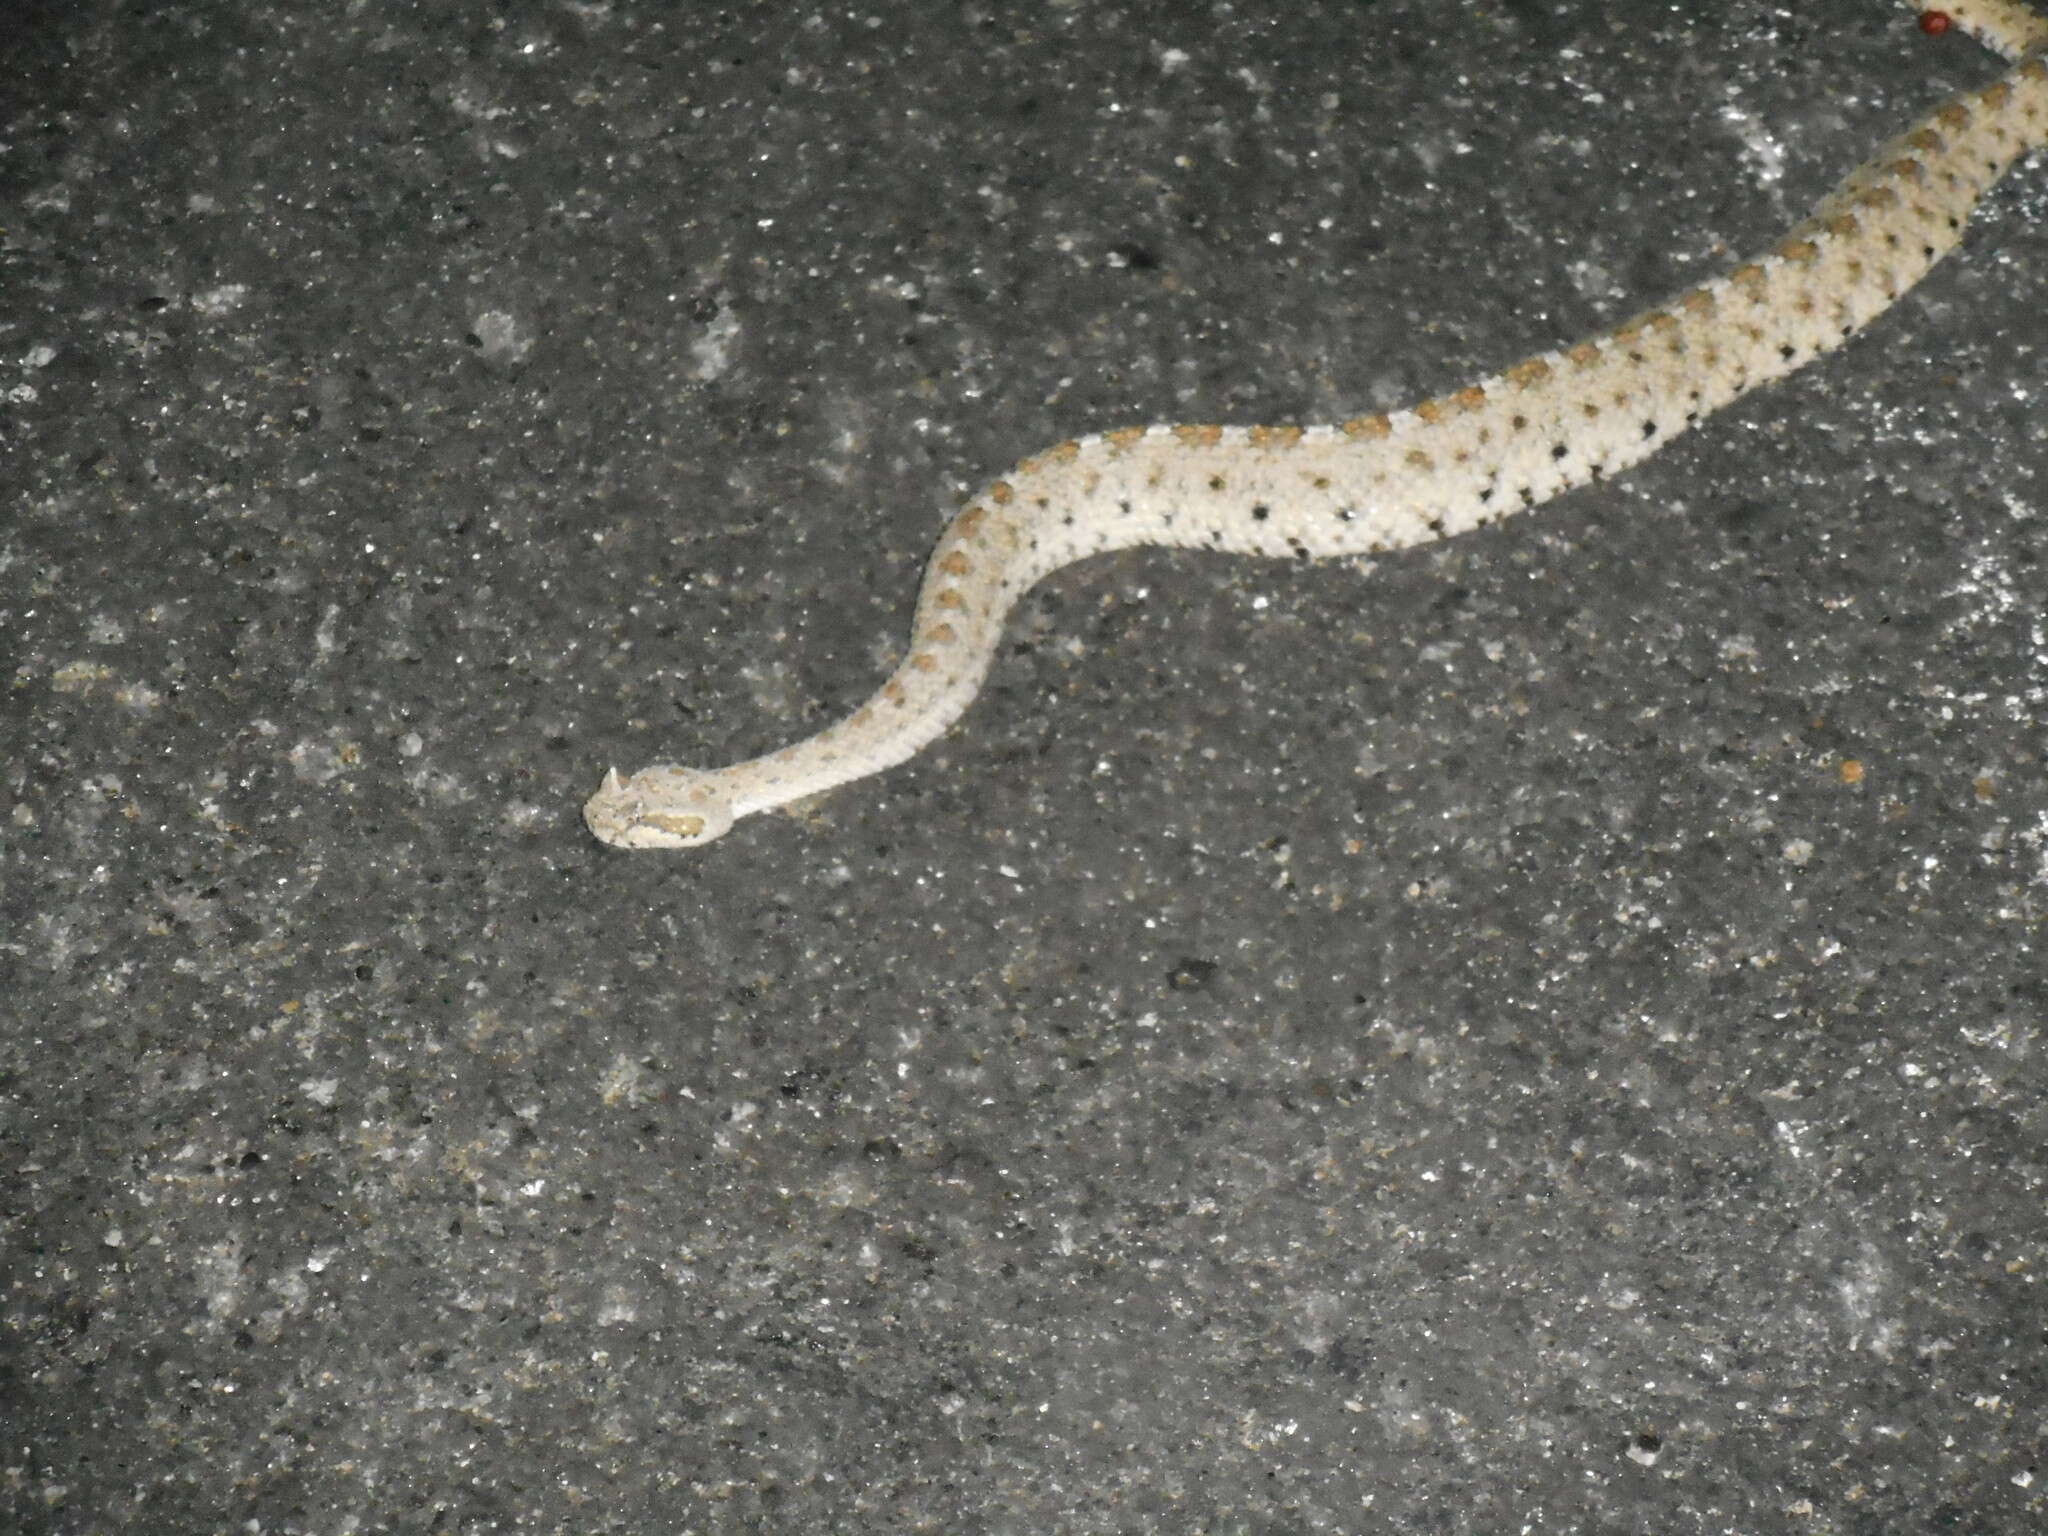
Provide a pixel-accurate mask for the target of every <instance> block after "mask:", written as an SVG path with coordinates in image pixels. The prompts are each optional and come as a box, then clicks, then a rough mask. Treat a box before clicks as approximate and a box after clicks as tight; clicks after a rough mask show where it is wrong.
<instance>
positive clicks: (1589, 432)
mask: <svg viewBox="0 0 2048 1536" xmlns="http://www.w3.org/2000/svg"><path fill="white" fill-rule="evenodd" d="M1942 9H1943V10H1944V11H1945V12H1946V14H1947V15H1948V16H1949V17H1950V19H1951V21H1952V22H1953V23H1954V25H1956V26H1958V27H1960V28H1962V29H1963V30H1965V31H1967V32H1969V33H1970V34H1971V35H1973V36H1975V37H1977V38H1979V39H1980V40H1981V41H1983V42H1985V43H1987V44H1988V45H1990V46H1991V47H1993V48H1995V49H1997V50H1998V51H1999V52H2000V53H2002V54H2004V55H2005V56H2006V57H2007V58H2008V59H2009V60H2010V61H2011V62H2012V67H2011V68H2010V69H2008V70H2007V71H2006V73H2005V74H2004V75H2003V76H2002V77H2001V78H2000V79H1999V80H1997V81H1995V82H1994V83H1992V84H1991V85H1988V86H1985V87H1982V88H1980V89H1976V90H1969V91H1964V92H1961V93H1960V94H1958V95H1956V96H1953V97H1951V98H1950V99H1949V100H1947V101H1946V102H1944V103H1942V105H1941V106H1939V107H1937V108H1936V109H1935V110H1934V111H1933V112H1931V113H1929V114H1928V115H1927V117H1926V118H1924V119H1923V120H1922V121H1921V122H1919V123H1917V124H1915V125H1914V126H1913V127H1912V128H1911V129H1910V130H1908V131H1907V132H1906V133H1904V134H1902V135H1900V136H1899V137H1898V138H1896V139H1894V140H1892V141H1891V142H1890V143H1888V144H1886V145H1885V146H1884V147H1883V148H1882V149H1880V150H1879V151H1878V152H1877V154H1876V155H1875V156H1873V157H1872V158H1871V159H1870V160H1869V161H1867V162H1866V163H1865V164H1863V165H1861V166H1858V167H1857V168H1856V169H1855V170H1854V171H1852V172H1850V173H1849V175H1848V176H1847V177H1846V178H1845V179H1844V180H1843V181H1842V183H1841V184H1840V185H1839V186H1838V187H1837V188H1836V189H1835V190H1834V191H1833V192H1832V193H1830V194H1829V196H1828V197H1827V198H1826V200H1825V201H1823V202H1822V203H1821V205H1820V207H1819V208H1817V209H1816V210H1815V211H1814V213H1813V214H1812V216H1811V217H1809V218H1808V219H1806V220H1805V221H1804V222H1803V223H1801V224H1800V225H1799V226H1798V227H1797V228H1795V229H1794V230H1792V232H1791V233H1790V234H1788V235H1787V236H1786V237H1785V238H1784V239H1783V240H1781V241H1780V242H1779V243H1778V244H1777V246H1775V247H1774V248H1773V249H1772V250H1771V251H1769V252H1768V253H1766V254H1764V255H1761V256H1758V257H1756V258H1754V259H1753V260H1750V261H1746V262H1743V263H1742V264H1741V265H1739V266H1737V267H1735V268H1734V269H1733V270H1732V271H1730V272H1728V273H1726V274H1725V275H1723V276H1721V277H1718V278H1715V279H1714V280H1713V281H1711V282H1709V283H1705V284H1703V285H1701V286H1700V287H1697V288H1694V289H1691V290H1689V291H1687V292H1685V293H1683V294H1680V295H1679V296H1678V297H1677V298H1675V299H1673V300H1671V301H1670V302H1669V303H1667V304H1664V305H1662V306H1660V307H1659V308H1656V309H1652V310H1649V311H1647V312H1645V313H1643V314H1641V315H1638V316H1636V317H1635V318H1634V319H1632V320H1630V321H1628V322H1627V323H1625V324H1623V325H1619V326H1616V327H1615V328H1614V329H1612V330H1610V331H1606V332H1603V333H1602V334H1600V335H1598V336H1594V337H1592V338H1591V339H1590V340H1587V341H1582V342H1580V343H1578V344H1577V345H1575V346H1571V347H1566V348H1563V349H1562V350H1559V351H1555V352H1545V353H1543V354H1541V355H1539V356H1536V357H1532V358H1529V359H1527V360H1525V361H1523V362H1520V363H1517V364H1515V365H1514V366H1513V367H1512V368H1508V369H1505V370H1503V371H1502V372H1500V373H1498V374H1495V375H1494V376H1493V377H1491V378H1487V379H1482V380H1480V381H1479V382H1478V383H1476V384H1473V385H1470V386H1468V387H1466V388H1464V389H1461V390H1458V391H1456V392H1454V393H1452V394H1448V395H1444V396H1441V397H1439V398H1437V399H1434V400H1426V401H1424V402H1422V403H1421V404H1420V405H1417V406H1415V407H1413V408H1412V409H1409V410H1403V411H1396V412H1394V413H1392V414H1391V415H1376V416H1362V417H1359V418H1357V419H1355V420H1352V421H1347V422H1343V423H1341V424H1339V425H1335V426H1312V427H1214V426H1154V427H1133V428H1131V429H1129V430H1127V431H1121V432H1107V433H1103V434H1101V435H1099V436H1094V437H1084V438H1081V439H1079V440H1077V441H1074V442H1066V443H1061V444H1060V445H1059V446H1058V447H1056V448H1053V449H1051V450H1050V451H1048V452H1046V453H1042V454H1039V455H1038V456H1037V457H1035V458H1030V459H1026V460H1025V461H1024V462H1023V463H1021V464H1019V465H1018V466H1017V467H1016V468H1015V469H1013V470H1011V471H1010V472H1009V474H1007V475H1005V476H1004V477H1003V478H1002V479H1000V480H998V481H996V482H995V483H994V484H992V485H990V486H989V487H988V488H987V489H986V490H984V491H983V492H982V493H981V494H980V495H978V496H976V497H975V498H974V499H973V501H972V502H970V503H969V504H968V505H967V507H966V508H965V509H964V510H962V511H961V512H960V514H959V515H958V516H956V517H955V518H954V519H953V521H952V523H951V525H950V526H949V527H948V528H947V529H946V531H945V533H944V535H943V536H942V537H941V538H940V539H939V543H938V548H937V550H936V552H935V553H934V554H933V556H932V560H931V564H930V565H929V566H928V567H927V569H926V572H925V579H924V585H923V588H922V589H921V590H920V592H919V595H918V601H917V615H916V619H915V622H914V623H913V625H912V631H911V639H910V647H909V654H908V656H907V657H906V659H905V660H904V662H903V664H902V665H901V666H899V667H898V668H897V669H896V672H895V674H894V675H893V676H892V677H891V678H890V679H889V680H888V682H886V683H885V684H883V685H882V687H881V689H880V690H879V691H877V692H876V693H875V695H874V696H873V697H872V698H870V699H869V700H868V701H867V702H866V703H865V704H863V705H862V706H861V707H860V708H859V709H857V710H855V711H854V712H853V714H852V715H850V716H849V717H848V718H846V719H844V720H842V721H840V722H839V723H838V724H836V725H833V726H830V727H829V728H827V729H825V730H823V731H820V732H819V733H818V734H817V735H815V736H812V737H810V738H808V739H806V740H804V741H800V742H797V743H796V744H795V745H793V746H790V747H785V748H784V749H783V750H781V751H780V752H775V753H772V754H770V755H769V756H766V757H758V758H753V759H751V760H749V761H747V762H743V763H737V764H734V765H733V766H731V767H728V768H718V769H696V768H682V767H677V766H674V765H672V764H659V765H657V766H654V767H651V768H647V769H643V770H642V771H641V772H639V773H635V774H629V775H621V774H620V773H619V772H618V771H617V770H616V769H614V770H613V771H611V772H610V773H608V774H606V775H605V779H604V782H603V784H602V785H601V786H600V787H599V789H598V791H597V793H596V794H594V795H592V796H591V797H590V800H589V801H588V803H587V804H586V805H585V806H584V808H583V815H584V819H585V820H586V821H587V822H588V823H589V826H590V830H591V831H592V832H594V833H595V834H596V835H597V836H598V837H599V838H601V839H603V840H604V841H605V842H607V843H611V844H614V845H615V846H617V847H621V848H693V847H696V846H698V845H700V844H703V843H708V842H710V841H711V840H712V839H713V838H716V837H718V836H720V835H722V834H723V833H724V832H725V831H726V830H727V829H728V828H729V827H731V826H732V824H733V822H734V821H735V820H737V819H738V818H740V817H742V816H749V815H752V814H753V813H754V812H756V811H765V810H768V809H770V808H772V807H775V806H780V805H785V804H788V803H789V802H791V801H793V800H798V799H801V798H802V797H804V796H806V795H813V794H816V793H818V792H819V791H821V790H825V789H830V788H832V787H833V786H835V785H839V784H844V783H846V782H847V781H848V780H850V779H859V778H864V777H866V776H867V775H869V774H871V773H879V772H880V771H881V770H883V769H885V768H890V767H893V766H895V765H896V764H898V763H900V762H902V761H904V760H905V759H906V758H908V757H910V756H912V755H913V754H915V753H916V752H918V751H919V750H920V749H922V748H923V747H924V746H925V745H926V744H928V743H929V742H931V741H932V740H934V739H935V738H936V737H938V736H939V735H941V734H942V733H944V732H945V731H946V730H947V728H948V727H950V726H951V725H952V724H953V722H954V721H955V720H957V719H959V717H960V715H961V713H962V712H963V711H964V710H965V709H966V708H967V706H968V704H969V703H970V702H972V701H973V698H974V696H975V693H976V692H977V691H978V690H979V689H980V687H981V682H982V678H983V677H984V676H985V675H986V673H987V672H988V668H989V663H990V660H991V659H992V657H993V656H994V654H995V650H996V645H997V642H998V641H999V639H1000V637H1001V634H1002V628H1003V622H1004V620H1005V618H1006V617H1007V616H1008V614H1009V611H1010V609H1011V607H1012V606H1013V605H1014V604H1015V603H1016V601H1017V599H1018V598H1019V597H1021V596H1022V595H1023V594H1024V592H1025V591H1026V590H1027V589H1028V588H1029V587H1030V586H1031V585H1032V584H1033V583H1034V582H1036V581H1038V580H1039V579H1040V578H1041V577H1043V576H1045V575H1046V574H1047V573H1049V572H1051V571H1055V570H1057V569H1059V568H1060V567H1061V566H1063V565H1067V564H1069V563H1070V562H1072V561H1075V560H1080V559H1084V558H1086V557H1087V556H1089V555H1095V554H1101V553H1104V552H1106V551H1109V550H1116V549H1127V548H1130V547H1131V546H1133V545H1139V544H1161V545H1173V546H1179V547H1184V548H1189V549H1210V550H1221V551H1224V552H1226V553H1230V554H1244V555H1268V556H1273V557H1275V558H1295V559H1321V558H1325V557H1328V556H1332V555H1360V554H1371V553H1378V552H1380V551H1383V550H1391V549H1399V548H1402V547H1403V546H1405V545H1409V544H1418V543H1422V542H1425V541H1427V540H1430V539H1439V538H1448V537H1451V536H1452V535H1454V534H1459V533H1463V532H1465V531H1466V530H1468V529H1471V528H1477V527H1480V526H1482V525H1484V524H1486V523H1490V522H1493V521H1495V520H1497V519H1499V518H1502V517H1505V516H1507V515H1508V514H1510V513H1513V512H1519V511H1522V510H1523V509H1525V508H1528V507H1533V506H1535V505H1537V504H1538V503H1539V502H1542V501H1545V500H1547V499H1549V498H1550V497H1552V496H1555V495H1556V494H1557V493H1558V492H1560V491H1563V490H1568V489H1570V488H1571V487H1573V486H1577V485H1584V484H1586V483H1587V482H1589V481H1592V480H1597V479H1599V478H1601V477H1602V476H1604V475H1611V474H1614V473H1616V472H1618V471H1620V470H1623V469H1626V468H1627V467H1628V466H1630V465H1631V464H1634V463H1636V462H1637V461H1639V460H1641V459H1643V458H1645V457H1646V456H1648V455H1649V454H1652V453H1654V452H1656V451H1657V449H1658V448H1660V447H1661V446H1663V444H1664V443H1666V442H1668V441H1669V440H1670V439H1671V438H1673V437H1675V436H1677V435H1678V434H1679V433H1681V432H1683V431H1684V430H1685V429H1686V428H1688V427H1690V426H1693V425H1694V424H1696V423H1697V422H1699V421H1700V420H1702V419H1703V418H1704V417H1706V416H1707V415H1708V414H1709V413H1711V412H1713V411H1716V410H1718V409H1720V408H1721V407H1722V406H1724V405H1726V404H1728V403H1729V402H1730V401H1731V400H1734V399H1736V398H1737V397H1738V396H1740V395H1743V394H1746V393H1747V392H1748V391H1750V390H1752V389H1755V388H1756V387H1757V386H1758V385H1761V384H1766V383H1768V382H1770V381H1771V380H1773V379H1776V378H1779V377H1781V376H1782V375H1784V374H1787V373H1790V372H1792V370H1794V369H1795V368H1798V367H1800V366H1801V365H1802V364H1804V363H1806V362H1808V361H1809V360H1811V359H1812V358H1814V357H1817V356H1819V355H1820V354H1821V353H1823V352H1826V351H1829V350H1830V349H1832V348H1834V347H1837V346H1840V345H1841V344H1842V343H1843V342H1844V341H1845V340H1847V339H1848V338H1849V337H1850V336H1852V335H1854V334H1855V333H1856V331H1857V330H1859V329H1860V328H1861V327H1863V326H1864V325H1866V324H1868V323H1869V322H1870V320H1871V319H1872V318H1873V317H1875V316H1877V315H1879V314H1881V313H1882V312H1883V311H1884V310H1886V309H1887V308H1889V307H1890V306H1891V305H1892V304H1893V303H1894V302H1896V301H1897V299H1898V298H1899V296H1900V295H1901V294H1903V293H1904V292H1905V291H1906V290H1907V289H1908V288H1910V287H1912V286H1913V284H1914V283H1916V282H1918V281H1919V280H1920V278H1921V277H1922V276H1923V275H1924V274H1925V273H1926V272H1927V270H1928V268H1929V267H1931V266H1933V265H1934V263H1935V262H1936V261H1937V260H1939V259H1940V258H1941V256H1942V255H1943V254H1944V253H1946V252H1947V251H1949V250H1950V249H1951V248H1953V247H1954V246H1955V244H1956V243H1957V241H1958V240H1960V239H1961V237H1962V231H1963V224H1964V221H1965V219H1966V218H1967V217H1968V216H1969V213H1970V211H1971V209H1972V208H1973V207H1974V206H1975V205H1976V203H1977V201H1978V199H1979V198H1981V197H1982V196H1983V195H1984V193H1985V191H1986V190H1988V189H1989V188H1990V187H1991V185H1992V184H1993V183H1994V182H1996V181H1997V180H1998V179H1999V177H2000V176H2002V175H2003V174H2004V173H2005V171H2006V170H2007V169H2008V168H2009V167H2010V166H2011V165H2012V164H2013V162H2014V161H2015V160H2017V159H2018V158H2019V157H2020V156H2021V155H2023V154H2025V153H2026V152H2027V151H2029V150H2030V149H2034V148H2038V147H2040V146H2041V145H2042V144H2044V143H2048V63H2044V59H2043V52H2044V50H2048V20H2044V19H2043V18H2042V17H2040V16H2038V15H2036V14H2035V13H2033V12H2031V11H2029V10H2027V9H2026V8H2024V7H2022V6H2019V5H2015V4H2012V3H2010V0H1953V3H1950V4H1948V5H1945V6H1943V7H1942Z"/></svg>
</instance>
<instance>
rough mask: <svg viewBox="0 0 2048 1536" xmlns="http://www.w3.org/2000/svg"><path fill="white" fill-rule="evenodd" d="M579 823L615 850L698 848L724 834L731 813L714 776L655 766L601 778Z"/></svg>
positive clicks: (659, 764) (729, 806) (731, 815)
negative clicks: (601, 781)
mask: <svg viewBox="0 0 2048 1536" xmlns="http://www.w3.org/2000/svg"><path fill="white" fill-rule="evenodd" d="M583 819H584V821H585V822H587V823H588V824H589V826H590V830H591V831H592V832H594V833H596V834H597V836H598V838H599V840H600V841H602V842H607V843H610V844H611V845H612V846H613V847H614V848H697V847H701V846H702V845H703V844H705V843H708V842H710V841H711V840H712V839H713V838H715V837H720V836H723V835H724V833H725V831H726V829H727V828H729V827H730V826H731V825H732V823H733V809H732V800H731V798H730V797H729V796H728V795H727V794H726V792H725V790H724V789H723V788H722V787H720V785H719V783H718V779H717V776H716V775H715V774H709V773H701V772H699V771H698V770H697V769H694V768H678V767H676V766H675V765H674V764H673V763H658V764H656V765H655V766H654V767H652V768H647V769H643V770H642V771H641V772H639V773H631V774H625V775H621V774H620V773H619V770H618V769H616V768H614V769H612V770H611V771H610V772H608V773H607V774H605V776H604V782H603V783H602V784H600V785H598V787H597V793H596V794H594V795H592V796H591V797H590V798H589V799H588V800H586V801H584V802H583Z"/></svg>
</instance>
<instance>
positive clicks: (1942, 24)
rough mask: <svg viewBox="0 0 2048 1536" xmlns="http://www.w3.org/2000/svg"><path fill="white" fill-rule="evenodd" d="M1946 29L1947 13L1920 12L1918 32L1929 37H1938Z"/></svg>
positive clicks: (1947, 26) (1947, 24) (1947, 25)
mask: <svg viewBox="0 0 2048 1536" xmlns="http://www.w3.org/2000/svg"><path fill="white" fill-rule="evenodd" d="M1948 28H1949V15H1948V12H1947V11H1922V12H1921V13H1920V30H1921V31H1922V32H1925V33H1926V34H1927V35H1928V36H1929V37H1939V36H1941V34H1942V33H1944V32H1946V31H1947V30H1948Z"/></svg>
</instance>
